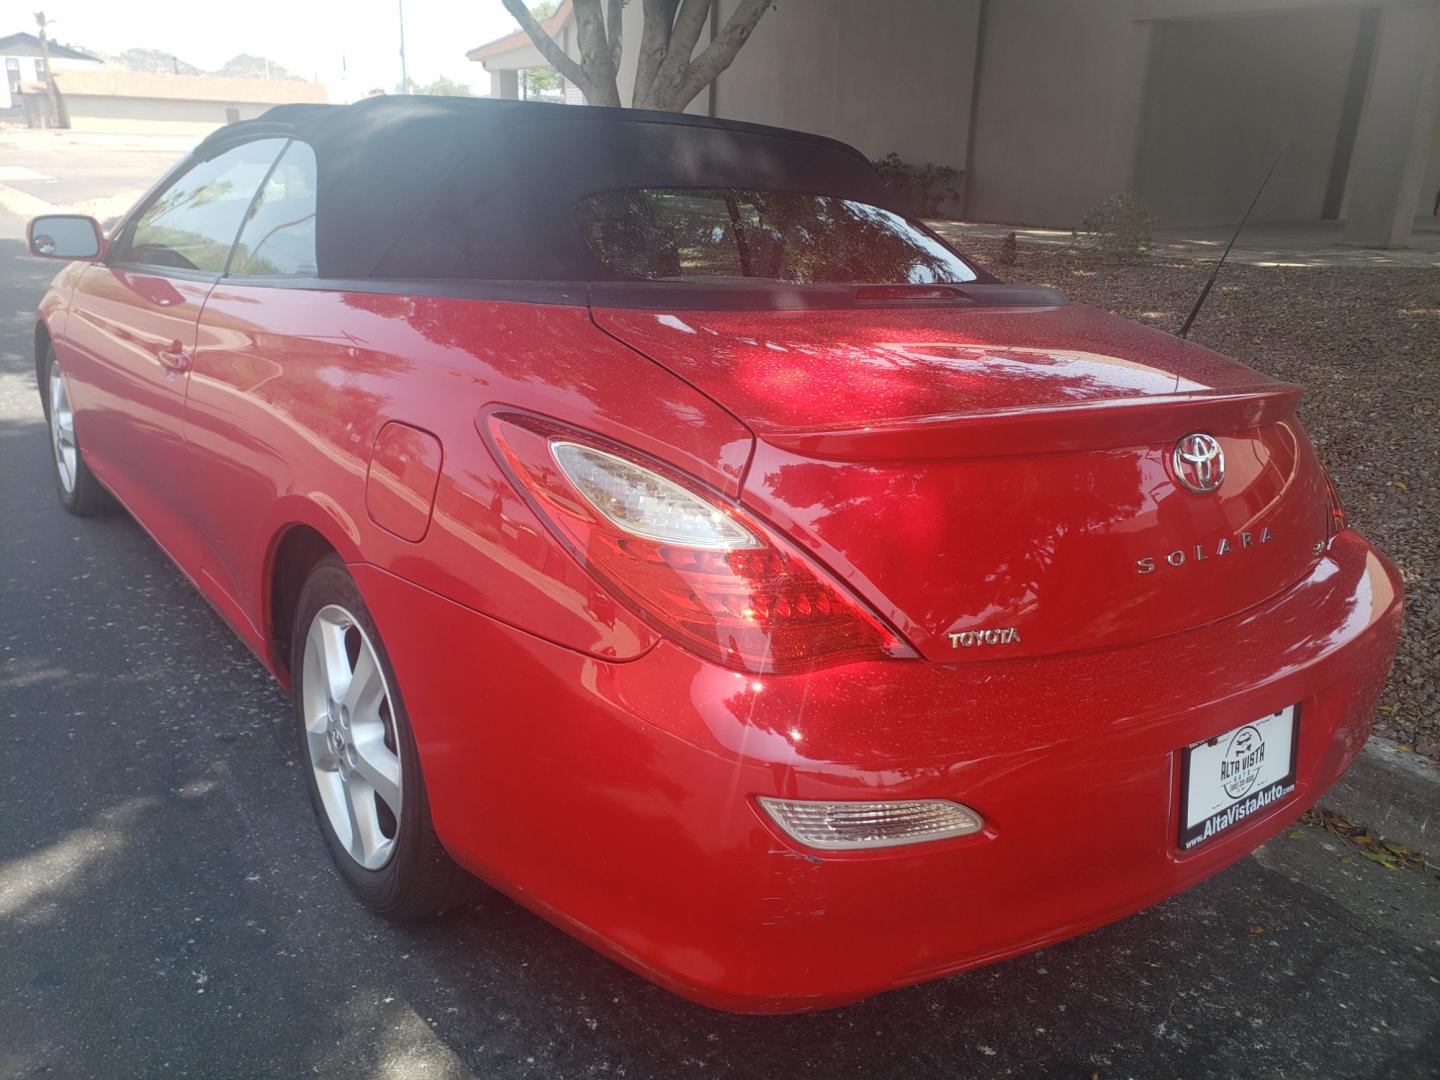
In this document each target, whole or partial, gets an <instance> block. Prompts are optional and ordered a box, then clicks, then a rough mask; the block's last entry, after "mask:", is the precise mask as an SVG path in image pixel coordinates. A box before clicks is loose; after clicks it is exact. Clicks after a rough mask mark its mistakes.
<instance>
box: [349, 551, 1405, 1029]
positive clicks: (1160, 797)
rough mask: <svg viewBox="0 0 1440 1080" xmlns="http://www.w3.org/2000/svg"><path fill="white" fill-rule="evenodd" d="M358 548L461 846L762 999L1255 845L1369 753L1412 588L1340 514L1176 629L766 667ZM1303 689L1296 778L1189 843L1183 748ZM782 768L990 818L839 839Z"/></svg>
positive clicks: (999, 948)
mask: <svg viewBox="0 0 1440 1080" xmlns="http://www.w3.org/2000/svg"><path fill="white" fill-rule="evenodd" d="M353 569H354V571H355V574H356V577H357V579H358V580H359V582H360V586H361V589H362V590H363V592H364V594H365V597H366V600H367V602H368V603H369V604H370V606H371V608H372V611H373V612H374V614H375V617H376V620H377V623H378V625H379V626H380V627H381V628H382V632H385V633H386V634H387V637H386V645H387V648H388V650H389V652H390V655H391V657H392V659H393V661H394V663H395V666H396V670H397V675H398V678H399V682H400V686H401V689H402V692H403V694H404V696H405V698H406V702H407V705H408V707H409V710H410V714H411V717H412V721H413V723H414V726H415V729H416V735H417V739H418V741H419V745H420V749H421V756H422V758H423V764H424V769H425V776H426V781H427V787H428V789H429V793H430V798H431V802H432V806H433V810H434V816H435V822H436V827H437V829H438V830H439V832H440V835H441V839H442V840H443V841H444V843H445V845H446V847H447V848H448V849H449V850H450V851H451V853H452V854H453V855H454V856H455V858H456V859H457V860H459V861H460V862H461V863H462V864H464V865H465V866H467V867H468V868H470V869H471V870H472V871H474V872H475V873H477V874H479V875H481V876H482V877H485V878H487V879H488V880H490V881H491V882H493V883H494V884H496V885H497V886H499V887H500V888H501V889H503V890H504V891H506V892H508V893H509V894H510V895H512V896H514V897H515V898H516V899H517V900H519V901H521V902H522V903H524V904H526V905H527V906H529V907H531V908H533V909H534V910H536V911H538V912H539V913H541V914H542V915H545V916H546V917H548V918H550V919H552V920H553V921H555V922H556V923H558V924H560V925H561V926H563V927H565V928H566V929H568V930H570V931H571V932H573V933H575V934H577V935H578V936H580V937H581V938H583V939H584V940H586V941H588V942H590V943H591V944H593V945H595V946H597V947H598V948H600V949H602V950H603V951H605V952H607V953H608V954H610V955H611V956H613V957H615V958H616V959H618V960H620V961H621V962H623V963H625V964H627V965H628V966H630V967H632V968H634V969H635V970H637V971H640V972H641V973H642V974H645V975H647V976H648V977H650V978H652V979H654V980H656V981H658V982H660V983H662V984H664V985H666V986H668V987H670V988H672V989H674V990H676V991H678V992H679V993H682V994H684V995H685V996H687V997H690V998H692V999H694V1000H696V1001H700V1002H702V1003H704V1004H707V1005H711V1006H714V1007H717V1008H725V1009H734V1010H739V1011H748V1012H787V1011H798V1010H804V1009H813V1008H822V1007H826V1006H830V1005H836V1004H841V1003H843V1002H845V1001H849V1000H853V999H855V998H859V997H863V996H865V995H866V994H869V993H873V992H875V991H878V990H882V989H885V988H888V987H893V986H899V985H904V984H906V983H910V982H916V981H920V980H923V979H927V978H932V977H935V976H937V975H942V974H945V973H947V972H953V971H959V970H962V969H965V968H969V967H974V966H978V965H980V964H985V963H988V962H991V961H994V960H998V959H1000V958H1002V957H1006V956H1010V955H1014V954H1016V953H1020V952H1024V951H1027V950H1029V949H1033V948H1037V947H1040V946H1043V945H1047V944H1050V943H1053V942H1056V941H1060V940H1062V939H1064V938H1067V937H1070V936H1073V935H1075V934H1078V933H1081V932H1083V931H1085V930H1088V929H1090V928H1092V927H1095V926H1098V925H1101V924H1103V923H1105V922H1109V921H1111V920H1113V919H1116V918H1119V917H1121V916H1123V915H1126V914H1128V913H1131V912H1133V911H1136V910H1139V909H1140V908H1142V907H1145V906H1147V905H1149V904H1151V903H1154V902H1156V901H1158V900H1160V899H1163V898H1164V897H1166V896H1169V895H1171V894H1173V893H1175V892H1178V891H1180V890H1182V889H1184V888H1186V887H1187V886H1189V885H1191V884H1194V883H1195V882H1197V881H1199V880H1201V879H1203V878H1205V877H1207V876H1209V875H1210V874H1213V873H1215V872H1216V871H1217V870H1219V869H1221V868H1222V867H1224V866H1226V865H1228V864H1229V863H1231V862H1233V861H1235V860H1236V859H1238V858H1240V857H1242V856H1243V855H1245V854H1246V853H1247V852H1249V851H1250V850H1252V849H1253V848H1254V847H1255V846H1256V845H1257V844H1259V843H1260V842H1261V841H1263V840H1265V839H1266V838H1268V837H1269V836H1271V835H1273V834H1274V833H1276V832H1277V831H1279V830H1280V829H1282V828H1284V827H1285V826H1286V825H1288V824H1289V823H1290V822H1291V821H1293V820H1294V819H1295V818H1296V817H1297V816H1298V815H1299V814H1300V813H1301V812H1302V811H1303V810H1304V809H1305V808H1306V807H1308V806H1309V805H1311V804H1312V803H1313V802H1314V800H1315V799H1316V798H1317V797H1318V796H1319V795H1320V794H1321V793H1322V792H1323V791H1324V790H1325V789H1326V788H1327V787H1328V786H1329V785H1330V784H1331V783H1333V782H1334V781H1335V779H1336V778H1337V777H1339V775H1340V774H1341V773H1342V772H1343V771H1344V770H1345V768H1346V767H1347V766H1348V765H1349V763H1350V761H1351V760H1352V759H1353V758H1354V756H1355V755H1356V754H1357V753H1358V752H1359V750H1360V748H1361V746H1362V745H1363V744H1364V742H1365V739H1366V737H1367V736H1368V734H1369V731H1370V725H1371V717H1372V714H1373V707H1374V702H1375V699H1376V697H1377V695H1378V694H1379V692H1380V688H1381V685H1382V683H1383V681H1384V678H1385V675H1386V673H1387V671H1388V670H1389V666H1390V662H1391V659H1392V657H1393V654H1394V648H1395V640H1396V637H1397V635H1398V633H1399V626H1400V613H1401V588H1400V584H1399V581H1398V579H1397V577H1396V576H1395V574H1394V571H1393V570H1392V569H1391V568H1390V566H1389V565H1388V564H1387V563H1386V562H1385V561H1384V559H1383V558H1381V557H1380V556H1379V555H1378V554H1377V553H1376V552H1375V551H1374V550H1373V549H1372V548H1371V547H1370V546H1369V545H1368V544H1367V543H1366V542H1365V541H1364V540H1363V539H1362V538H1360V537H1359V536H1358V535H1357V534H1355V533H1353V532H1347V533H1343V534H1341V535H1340V536H1338V537H1336V538H1335V540H1334V541H1333V542H1332V544H1331V546H1330V549H1329V550H1328V552H1327V553H1326V555H1325V557H1324V558H1322V560H1321V561H1320V563H1319V564H1318V565H1317V567H1316V570H1315V572H1314V573H1313V574H1312V575H1311V576H1310V577H1309V578H1307V579H1306V580H1305V581H1303V582H1301V583H1300V584H1298V585H1296V586H1295V587H1294V588H1292V589H1290V590H1288V591H1287V592H1286V593H1284V594H1283V595H1281V596H1278V597H1275V598H1273V599H1272V600H1271V601H1269V602H1267V603H1266V604H1264V605H1262V606H1260V607H1258V608H1254V609H1252V610H1250V611H1247V612H1245V613H1243V614H1242V615H1239V616H1236V617H1234V618H1232V619H1228V620H1225V621H1223V622H1219V623H1214V624H1211V625H1210V626H1206V627H1203V628H1200V629H1198V630H1193V631H1189V632H1186V633H1184V634H1176V635H1172V636H1170V637H1166V638H1161V639H1157V640H1154V641H1149V642H1144V643H1141V644H1138V645H1133V646H1128V647H1125V648H1119V649H1110V650H1105V651H1100V652H1095V653H1089V654H1084V655H1075V656H1066V657H1058V658H1052V659H1032V660H1019V661H1011V662H1008V663H1005V662H999V663H992V664H967V665H964V666H963V667H958V666H957V667H948V666H942V665H936V664H930V663H924V662H918V661H915V662H911V661H889V662H881V663H867V664H853V665H848V666H845V667H839V668H832V669H828V670H825V671H821V672H817V673H815V674H813V675H802V676H785V677H766V678H751V677H742V676H739V675H736V674H735V673H733V672H728V671H724V670H721V669H719V668H716V667H714V666H712V665H709V664H707V663H705V662H703V661H700V660H697V659H695V658H693V657H691V656H689V655H687V654H685V653H683V652H682V651H680V650H678V649H676V648H673V647H671V646H669V645H668V644H664V643H662V644H661V645H660V646H658V647H656V648H655V649H654V650H653V651H651V652H650V653H648V654H646V655H645V656H643V657H641V658H640V659H638V660H634V661H631V662H628V663H623V664H614V663H605V662H601V661H597V660H594V659H591V658H588V657H584V656H581V655H579V654H576V653H574V652H571V651H569V650H566V649H562V648H560V647H557V646H554V645H552V644H550V643H548V642H545V641H541V640H539V639H536V638H534V637H531V636H529V635H527V634H524V633H521V632H519V631H516V630H514V629H512V628H509V627H507V626H504V625H503V624H500V623H497V622H495V621H494V620H491V619H489V618H486V617H484V616H481V615H478V614H476V613H474V612H472V611H470V610H468V609H465V608H462V607H459V606H458V605H455V604H453V603H450V602H449V601H447V600H444V599H443V598H441V597H439V596H437V595H435V594H433V593H429V592H426V591H424V590H421V589H418V588H416V587H415V586H412V585H410V584H408V583H405V582H403V581H402V580H401V579H399V578H396V577H393V576H391V575H389V574H386V573H385V572H383V571H380V570H378V569H376V568H374V567H370V566H365V565H360V566H356V567H354V568H353ZM391 627H400V628H402V630H401V631H400V632H397V631H393V630H390V629H388V628H391ZM1294 703H1300V705H1301V720H1300V726H1299V748H1298V755H1297V784H1296V790H1295V792H1294V794H1293V795H1292V796H1291V797H1289V798H1287V799H1284V800H1282V801H1280V802H1279V803H1278V804H1275V805H1273V806H1271V807H1268V808H1266V809H1265V810H1263V811H1261V812H1259V813H1257V814H1255V815H1252V816H1251V817H1249V818H1246V819H1245V820H1244V821H1243V822H1242V823H1240V824H1239V825H1237V826H1235V827H1233V828H1232V829H1230V830H1228V831H1227V832H1225V833H1224V834H1223V835H1222V836H1220V837H1219V838H1217V839H1216V840H1214V841H1212V842H1210V843H1208V844H1206V845H1202V846H1201V847H1200V848H1198V849H1196V850H1194V851H1192V852H1189V853H1182V852H1181V851H1180V850H1179V849H1178V848H1177V846H1176V835H1177V831H1178V814H1179V805H1178V796H1179V783H1180V775H1179V772H1180V770H1179V756H1180V755H1179V748H1180V747H1182V746H1185V745H1187V744H1189V743H1191V742H1194V741H1197V740H1200V739H1205V738H1209V737H1211V736H1214V735H1217V734H1220V733H1222V732H1225V731H1227V730H1229V729H1231V728H1234V727H1236V726H1238V725H1240V724H1242V723H1245V722H1247V721H1249V720H1253V719H1256V718H1258V717H1261V716H1264V715H1266V714H1268V713H1270V712H1273V711H1275V710H1277V709H1280V708H1283V707H1284V706H1286V705H1290V704H1294ZM767 794H769V795H778V796H785V797H790V798H841V799H865V798H926V797H938V798H949V799H955V800H957V801H960V802H963V803H965V804H966V805H968V806H972V807H974V808H975V809H976V810H978V811H979V812H980V813H981V814H982V815H983V816H984V817H985V820H986V822H987V828H986V830H985V832H983V833H981V834H978V835H975V836H970V837H963V838H959V839H954V840H946V841H940V842H935V843H929V844H920V845H913V846H908V847H900V848H889V849H882V850H877V851H873V852H864V853H848V852H847V853H841V854H836V853H826V854H825V855H823V856H821V855H820V854H818V853H815V852H808V851H805V850H803V849H800V848H798V847H796V846H795V845H794V844H793V843H792V842H790V841H788V840H787V839H786V838H784V836H783V835H782V834H780V833H779V832H778V831H777V830H776V829H775V828H774V827H773V825H771V824H770V823H769V822H768V821H767V820H765V819H764V817H763V816H762V814H761V812H760V811H759V809H758V808H757V806H756V804H755V802H754V797H755V796H756V795H767Z"/></svg>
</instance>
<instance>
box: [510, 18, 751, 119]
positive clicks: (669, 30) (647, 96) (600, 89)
mask: <svg viewBox="0 0 1440 1080" xmlns="http://www.w3.org/2000/svg"><path fill="white" fill-rule="evenodd" d="M501 2H502V3H504V5H505V9H506V10H507V11H509V12H510V14H511V15H513V16H515V21H516V22H518V23H519V24H520V26H521V28H522V29H523V30H524V31H525V33H526V34H528V35H529V37H530V40H531V41H533V42H534V43H535V47H536V48H537V49H539V50H540V55H542V56H544V57H545V59H546V60H548V61H549V62H550V64H551V66H553V67H554V68H555V69H556V70H557V71H559V72H560V73H561V74H562V75H564V76H565V77H566V78H567V79H569V80H570V81H571V82H573V83H574V84H575V85H576V86H578V87H579V88H580V91H581V92H582V93H583V94H584V95H585V100H586V101H588V102H589V103H590V104H591V105H610V106H618V105H619V104H620V91H619V87H618V85H617V74H618V72H619V70H620V57H621V55H622V49H621V33H622V31H621V25H620V18H621V8H622V6H623V0H607V6H608V17H605V16H602V15H601V12H600V0H573V3H574V11H575V29H576V37H577V40H578V43H579V46H580V60H579V62H578V63H577V62H576V61H575V60H572V59H571V58H570V57H569V56H567V55H566V54H565V52H564V50H563V49H561V48H560V46H559V45H557V44H556V43H555V40H554V39H553V38H551V37H550V35H549V34H547V33H546V32H545V29H544V27H542V26H541V25H540V24H539V22H537V21H536V19H535V16H533V15H532V14H530V9H529V8H528V7H526V6H525V2H524V0H501ZM715 2H716V0H644V11H645V21H644V28H643V29H642V31H641V35H640V49H639V52H638V53H637V55H636V66H635V90H634V93H633V94H632V95H631V101H630V104H631V105H633V106H634V107H635V108H637V109H663V110H666V111H670V112H680V111H681V110H683V109H684V108H685V106H687V105H689V104H690V102H691V101H693V100H694V99H695V95H696V94H698V93H700V91H701V90H703V89H705V87H707V86H709V85H710V84H711V83H712V82H714V81H715V79H716V78H718V77H719V75H720V73H721V72H723V71H724V70H725V69H726V68H728V67H729V66H730V64H731V62H732V61H734V59H735V54H736V53H738V52H739V51H740V49H741V47H742V46H743V45H744V44H745V42H747V41H748V40H750V34H751V33H752V32H753V31H754V29H755V24H756V23H758V22H759V21H760V17H761V16H762V15H764V14H765V12H766V11H768V10H769V9H770V6H771V4H773V3H774V2H775V0H740V2H739V4H738V6H737V7H736V8H735V12H734V14H732V15H731V16H730V18H729V19H727V20H726V21H725V26H724V27H723V28H722V29H721V31H720V32H719V33H718V34H716V35H715V40H714V41H712V42H710V44H709V45H707V46H706V47H705V49H704V51H702V52H701V53H700V55H699V56H696V55H695V45H696V43H697V42H698V41H699V40H700V33H701V31H703V30H704V29H705V23H706V21H707V20H708V19H709V17H710V13H711V11H712V9H713V8H714V5H715Z"/></svg>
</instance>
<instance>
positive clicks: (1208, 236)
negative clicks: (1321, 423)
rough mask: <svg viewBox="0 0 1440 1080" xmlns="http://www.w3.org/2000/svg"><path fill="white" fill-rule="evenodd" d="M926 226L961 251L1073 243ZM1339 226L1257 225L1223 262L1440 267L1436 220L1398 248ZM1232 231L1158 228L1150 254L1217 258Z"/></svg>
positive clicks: (1046, 234)
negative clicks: (1354, 240) (973, 241)
mask: <svg viewBox="0 0 1440 1080" xmlns="http://www.w3.org/2000/svg"><path fill="white" fill-rule="evenodd" d="M930 225H931V226H932V227H933V228H934V229H935V231H936V232H938V233H939V234H940V235H941V236H944V237H945V238H947V239H951V240H954V241H955V242H956V243H957V244H959V245H961V246H962V247H963V246H964V244H965V241H966V239H967V238H969V237H983V238H985V239H987V240H998V239H1002V238H1003V237H1004V236H1005V235H1006V234H1008V233H1011V232H1013V233H1014V234H1015V238H1016V240H1017V241H1018V242H1019V243H1020V244H1022V245H1025V246H1029V245H1041V246H1046V247H1053V248H1064V247H1066V246H1067V245H1069V243H1070V240H1071V234H1070V233H1069V232H1068V231H1066V230H1062V229H1034V228H1027V227H1025V226H1011V225H993V224H986V223H983V222H966V221H932V222H930ZM1341 228H1342V226H1341V223H1340V222H1338V221H1297V222H1279V223H1276V222H1255V223H1252V224H1250V225H1247V226H1246V227H1245V231H1244V232H1242V233H1241V234H1240V239H1239V240H1238V241H1236V244H1235V249H1234V250H1233V251H1232V252H1230V258H1229V259H1228V260H1226V261H1227V263H1237V264H1244V265H1248V266H1268V267H1281V266H1283V267H1344V268H1348V269H1358V268H1365V267H1387V268H1397V267H1398V268H1420V267H1440V218H1436V217H1432V216H1430V215H1424V216H1421V217H1418V218H1416V219H1415V231H1414V233H1413V234H1412V235H1411V238H1410V244H1411V246H1410V247H1408V248H1401V249H1389V250H1381V249H1375V248H1354V247H1346V246H1344V245H1343V244H1341V243H1340V233H1341ZM1234 232H1235V227H1234V226H1233V225H1216V226H1205V227H1197V228H1175V227H1169V228H1167V227H1160V228H1157V229H1155V233H1154V236H1155V249H1154V254H1155V255H1156V256H1158V257H1160V258H1164V257H1166V256H1170V257H1173V258H1181V259H1207V258H1219V256H1220V253H1221V252H1222V251H1224V250H1225V245H1226V244H1228V243H1229V242H1230V237H1231V236H1232V235H1233V234H1234Z"/></svg>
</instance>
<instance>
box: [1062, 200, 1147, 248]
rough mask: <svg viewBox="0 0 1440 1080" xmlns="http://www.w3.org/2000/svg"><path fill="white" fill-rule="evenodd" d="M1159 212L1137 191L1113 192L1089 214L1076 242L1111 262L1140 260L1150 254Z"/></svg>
mask: <svg viewBox="0 0 1440 1080" xmlns="http://www.w3.org/2000/svg"><path fill="white" fill-rule="evenodd" d="M1154 224H1155V215H1154V214H1152V213H1151V212H1150V207H1149V206H1148V205H1146V202H1145V200H1144V199H1142V198H1141V197H1140V196H1139V195H1137V194H1135V193H1134V192H1133V191H1122V192H1120V193H1118V194H1116V195H1111V196H1110V197H1109V198H1108V199H1106V200H1105V201H1104V202H1102V203H1101V204H1100V205H1099V206H1097V207H1095V209H1093V210H1091V211H1090V212H1089V213H1088V214H1086V215H1085V218H1084V220H1083V221H1081V222H1080V228H1079V229H1078V230H1076V233H1075V242H1076V243H1077V244H1078V245H1080V247H1081V248H1082V250H1086V251H1088V252H1090V253H1091V254H1093V255H1096V256H1098V257H1099V258H1102V259H1104V260H1105V261H1107V262H1117V263H1129V262H1136V261H1138V260H1140V259H1142V258H1144V257H1145V256H1146V255H1148V254H1149V253H1150V247H1151V243H1152V241H1151V235H1150V230H1151V226H1153V225H1154Z"/></svg>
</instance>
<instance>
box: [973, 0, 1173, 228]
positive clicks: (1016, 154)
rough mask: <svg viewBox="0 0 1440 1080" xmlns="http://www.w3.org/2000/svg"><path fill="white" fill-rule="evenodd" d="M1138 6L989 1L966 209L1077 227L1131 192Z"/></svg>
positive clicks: (1145, 35) (1140, 66) (1144, 29)
mask: <svg viewBox="0 0 1440 1080" xmlns="http://www.w3.org/2000/svg"><path fill="white" fill-rule="evenodd" d="M1133 15H1134V7H1133V6H1132V4H1130V3H1092V2H1083V3H1076V2H1074V0H991V3H990V4H988V5H987V12H986V24H985V40H984V45H983V49H982V50H981V54H980V80H979V84H980V94H979V100H978V103H977V109H976V123H975V134H974V139H973V142H972V151H971V159H970V162H969V174H968V177H967V198H966V213H967V216H968V217H971V218H974V219H976V220H980V221H1003V222H1010V223H1015V224H1020V223H1024V224H1031V225H1054V226H1061V227H1066V228H1068V227H1070V226H1071V225H1073V224H1075V223H1076V222H1078V221H1079V220H1080V218H1081V217H1083V216H1084V214H1085V212H1086V211H1087V210H1088V209H1090V208H1091V207H1093V206H1095V205H1096V204H1097V203H1099V202H1100V201H1101V200H1102V199H1104V198H1105V197H1106V196H1107V195H1110V194H1112V193H1114V192H1117V191H1123V190H1125V189H1127V188H1128V187H1130V185H1131V176H1132V172H1133V163H1134V161H1135V155H1136V150H1137V142H1138V134H1139V126H1140V110H1141V99H1142V89H1143V86H1144V82H1145V72H1146V66H1147V63H1148V59H1149V46H1150V24H1149V23H1145V22H1138V21H1136V20H1135V18H1134V17H1133Z"/></svg>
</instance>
